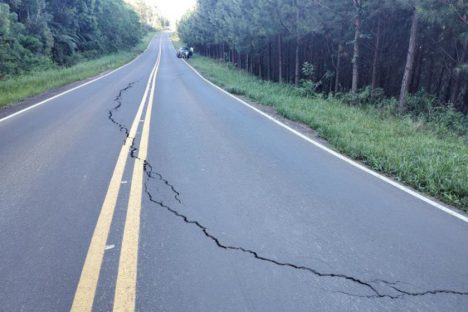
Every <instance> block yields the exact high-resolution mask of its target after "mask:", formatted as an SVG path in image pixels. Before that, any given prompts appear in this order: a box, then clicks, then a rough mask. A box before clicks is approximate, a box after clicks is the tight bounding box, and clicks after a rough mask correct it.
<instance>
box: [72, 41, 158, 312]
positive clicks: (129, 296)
mask: <svg viewBox="0 0 468 312" xmlns="http://www.w3.org/2000/svg"><path fill="white" fill-rule="evenodd" d="M161 53H162V49H161V39H160V41H159V52H158V57H157V60H156V63H155V65H154V67H153V70H152V71H151V74H150V76H149V78H148V82H147V84H146V88H145V92H144V94H143V98H142V100H141V103H140V106H139V107H138V111H137V113H136V116H135V119H134V120H133V122H132V126H131V128H130V131H129V136H128V138H127V139H126V140H125V143H124V145H123V146H122V149H121V150H120V154H119V157H118V159H117V163H116V165H115V168H114V172H113V174H112V178H111V181H110V183H109V187H108V190H107V193H106V196H105V198H104V203H103V204H102V208H101V212H100V214H99V218H98V221H97V223H96V227H95V229H94V233H93V237H92V239H91V243H90V245H89V249H88V253H87V255H86V259H85V263H84V265H83V270H82V272H81V276H80V281H79V283H78V287H77V289H76V292H75V297H74V299H73V304H72V308H71V311H72V312H78V311H80V312H81V311H91V310H92V308H93V303H94V297H95V294H96V288H97V284H98V280H99V273H100V271H101V266H102V261H103V258H104V252H105V248H106V243H107V238H108V236H109V231H110V228H111V224H112V218H113V216H114V211H115V206H116V204H117V197H118V195H119V191H120V186H121V183H122V177H123V174H124V171H125V166H126V163H127V159H128V155H129V154H130V148H131V146H132V142H133V140H134V138H135V137H136V134H137V130H138V126H139V124H140V120H141V116H142V114H143V109H144V107H145V105H146V103H147V107H146V114H145V121H144V124H143V131H142V135H141V140H140V146H139V149H138V151H139V152H138V158H137V159H135V164H134V168H133V175H132V184H131V188H130V197H129V201H128V209H127V216H126V219H125V227H124V234H123V239H122V248H121V251H120V260H119V270H118V275H117V281H116V289H115V298H114V311H134V310H135V299H136V282H137V266H138V241H139V233H140V211H141V199H142V195H143V175H144V161H145V159H146V158H147V154H148V141H149V130H150V123H151V112H152V108H153V101H154V90H155V86H156V77H157V73H158V69H159V64H160V62H161ZM147 100H148V101H147Z"/></svg>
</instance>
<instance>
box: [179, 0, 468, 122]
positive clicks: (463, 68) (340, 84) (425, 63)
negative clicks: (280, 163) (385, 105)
mask: <svg viewBox="0 0 468 312" xmlns="http://www.w3.org/2000/svg"><path fill="white" fill-rule="evenodd" d="M178 32H179V35H180V36H181V38H182V40H183V41H184V42H186V43H187V44H189V45H192V46H194V47H195V48H196V49H197V50H198V51H199V52H200V53H202V54H204V55H207V56H211V57H214V58H219V59H223V60H225V61H229V62H232V63H234V64H236V66H238V67H241V68H243V69H245V70H247V71H249V72H251V73H253V74H256V75H257V76H259V77H261V78H263V79H267V80H273V81H278V82H288V83H294V84H296V85H298V86H299V85H301V84H303V83H304V82H305V81H306V82H308V83H309V86H310V88H312V89H313V91H314V92H322V93H327V94H343V93H345V92H349V93H350V94H351V95H356V94H358V93H359V92H367V93H369V94H371V96H372V95H385V96H388V97H395V98H397V99H398V103H397V107H398V111H399V112H405V111H407V110H408V109H412V108H411V107H409V106H411V105H412V104H411V103H408V98H409V97H408V95H409V94H419V95H421V94H422V95H424V96H425V97H426V98H429V99H431V101H432V102H431V103H432V104H431V105H433V102H437V103H438V104H437V105H453V106H454V107H455V108H456V109H457V110H459V111H462V112H464V113H468V92H467V89H468V51H467V50H468V2H467V1H465V0H235V1H232V0H198V5H197V6H196V8H195V10H194V11H193V12H191V13H189V14H187V15H186V16H185V17H184V18H183V19H182V20H181V21H180V22H179V24H178ZM363 90H364V91H363Z"/></svg>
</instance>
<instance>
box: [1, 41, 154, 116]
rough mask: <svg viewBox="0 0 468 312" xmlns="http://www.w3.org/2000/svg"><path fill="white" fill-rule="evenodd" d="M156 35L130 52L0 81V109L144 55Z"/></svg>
mask: <svg viewBox="0 0 468 312" xmlns="http://www.w3.org/2000/svg"><path fill="white" fill-rule="evenodd" d="M154 35H155V33H154V32H150V33H148V34H147V35H146V36H145V37H144V38H143V40H142V42H141V43H140V44H139V45H137V46H136V47H134V48H133V49H131V50H128V51H122V52H118V53H115V54H110V55H106V56H103V57H100V58H97V59H94V60H89V61H84V62H81V63H79V64H77V65H74V66H71V67H68V68H53V69H47V70H42V71H36V72H30V73H28V74H25V75H21V76H18V77H13V78H9V79H6V80H0V107H2V106H5V105H8V104H10V103H15V102H18V101H20V100H23V99H25V98H27V97H30V96H34V95H37V94H41V93H43V92H45V91H47V90H50V89H53V88H57V87H61V86H64V85H66V84H69V83H71V82H75V81H79V80H83V79H86V78H89V77H93V76H95V75H97V74H99V73H102V72H105V71H107V70H110V69H114V68H117V67H119V66H122V65H123V64H125V63H128V62H129V61H130V60H132V59H133V58H134V57H135V56H136V55H138V54H140V53H141V52H143V51H144V50H145V49H146V47H147V46H148V44H149V42H150V41H151V39H152V38H153V37H154Z"/></svg>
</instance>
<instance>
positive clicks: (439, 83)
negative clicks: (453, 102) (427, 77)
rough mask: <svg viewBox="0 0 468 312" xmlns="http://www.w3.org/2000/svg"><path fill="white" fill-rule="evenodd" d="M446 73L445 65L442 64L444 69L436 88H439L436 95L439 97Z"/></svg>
mask: <svg viewBox="0 0 468 312" xmlns="http://www.w3.org/2000/svg"><path fill="white" fill-rule="evenodd" d="M444 74H445V66H444V65H442V69H441V71H440V75H439V81H437V87H436V90H437V94H436V96H437V97H438V98H439V97H440V92H441V91H442V80H443V78H444Z"/></svg>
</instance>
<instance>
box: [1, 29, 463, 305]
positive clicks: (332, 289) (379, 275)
mask: <svg viewBox="0 0 468 312" xmlns="http://www.w3.org/2000/svg"><path fill="white" fill-rule="evenodd" d="M0 173H1V182H0V183H1V184H0V246H1V257H0V277H1V278H0V302H1V306H0V310H1V311H67V310H70V309H71V310H73V311H89V310H91V309H92V310H94V311H111V310H113V309H114V310H115V311H132V310H137V311H468V243H467V239H468V224H467V223H466V222H465V221H464V220H462V219H460V218H456V217H454V216H453V215H450V214H447V213H446V212H444V211H441V210H440V209H437V208H435V207H434V206H433V205H431V204H429V203H427V202H424V201H422V200H421V199H419V198H416V197H415V196H412V195H411V194H408V193H407V192H404V191H402V190H400V189H398V188H396V187H394V186H392V185H390V184H389V183H387V182H385V181H383V180H381V179H379V178H377V177H375V176H373V175H370V174H369V173H368V172H365V171H363V170H361V169H360V168H357V167H356V166H352V165H350V164H349V163H347V162H345V161H343V160H342V159H340V158H338V157H335V156H333V155H331V154H330V153H328V152H327V151H325V150H323V149H321V148H318V147H317V146H315V145H313V144H311V143H310V142H308V141H306V140H304V139H302V138H300V137H299V136H297V135H296V134H294V133H292V132H291V131H288V130H287V129H285V128H283V127H280V126H279V125H278V124H276V123H274V122H272V121H271V120H269V119H268V118H265V116H262V115H261V114H259V113H258V112H256V111H254V110H252V109H250V108H248V107H246V106H245V105H243V104H241V103H240V102H238V101H236V100H235V99H234V98H232V97H230V96H228V95H226V94H224V93H223V92H221V91H220V90H218V89H216V88H214V87H213V86H212V85H210V84H208V83H207V82H206V81H204V80H203V79H202V78H200V77H199V76H198V75H197V74H196V73H195V72H194V71H193V70H192V69H191V68H190V67H188V66H187V64H186V63H185V62H184V61H182V60H180V59H177V58H176V57H175V51H174V48H173V47H172V44H171V42H170V40H169V39H168V35H167V34H162V35H159V36H158V37H156V38H155V39H154V40H153V41H152V43H151V45H150V46H149V48H148V49H147V51H145V52H144V53H143V54H142V55H141V56H140V57H138V58H137V59H136V60H135V61H133V62H132V63H130V64H129V65H127V66H125V67H123V68H121V69H119V70H117V71H115V72H112V73H111V74H109V75H107V76H105V77H103V78H101V79H98V80H96V81H93V82H91V83H88V84H86V85H85V86H83V87H80V88H78V89H75V90H72V91H71V92H68V93H66V94H64V95H61V96H59V97H57V98H54V99H52V100H50V101H48V102H46V103H43V104H41V105H39V106H37V107H34V108H32V109H30V110H28V111H25V112H22V113H20V114H17V115H15V116H12V117H10V118H8V119H4V120H2V121H0Z"/></svg>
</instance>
